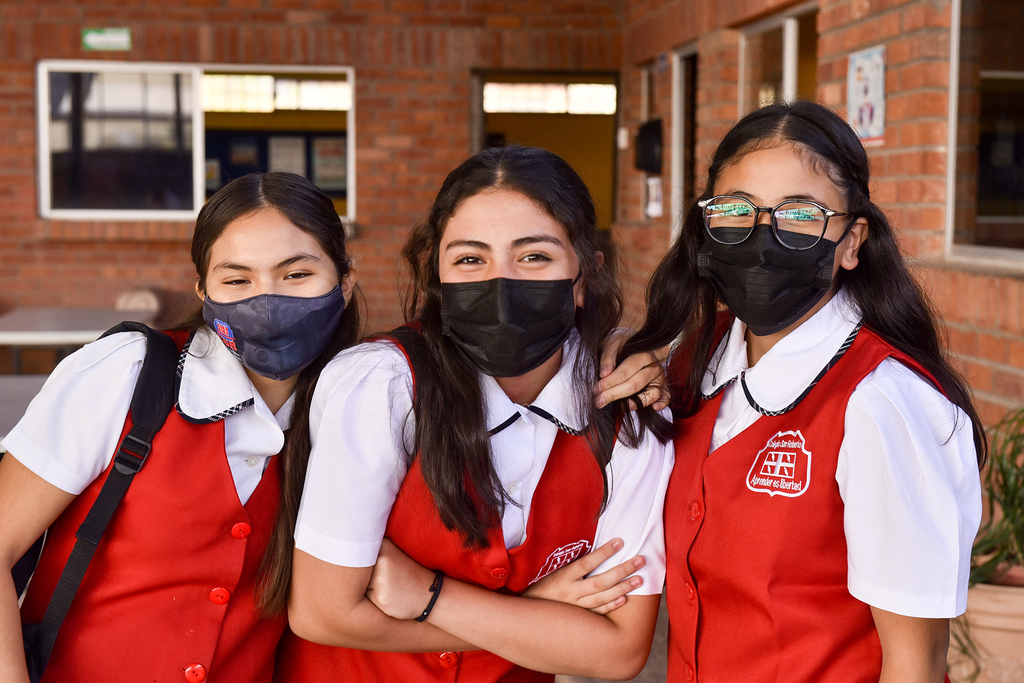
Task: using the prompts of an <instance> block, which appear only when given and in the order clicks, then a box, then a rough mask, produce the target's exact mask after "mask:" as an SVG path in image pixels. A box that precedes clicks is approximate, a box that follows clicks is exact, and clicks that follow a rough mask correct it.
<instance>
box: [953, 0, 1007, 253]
mask: <svg viewBox="0 0 1024 683" xmlns="http://www.w3.org/2000/svg"><path fill="white" fill-rule="evenodd" d="M1022 22H1024V3H1021V2H1020V1H1019V0H985V1H984V2H982V1H981V0H964V2H963V5H962V14H961V32H960V36H961V40H960V79H959V80H960V92H959V102H958V113H957V118H958V125H957V156H956V195H955V196H956V200H955V202H956V209H955V212H954V216H953V226H954V233H953V241H954V242H955V243H957V244H975V245H981V246H988V247H1001V248H1009V249H1024V42H1022V41H1021V40H1020V31H1019V27H1020V26H1021V25H1022Z"/></svg>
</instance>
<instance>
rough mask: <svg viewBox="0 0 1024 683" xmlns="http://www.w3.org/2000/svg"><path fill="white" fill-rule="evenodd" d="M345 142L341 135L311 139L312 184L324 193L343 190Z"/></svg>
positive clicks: (344, 180) (346, 165) (345, 168)
mask: <svg viewBox="0 0 1024 683" xmlns="http://www.w3.org/2000/svg"><path fill="white" fill-rule="evenodd" d="M345 147H346V141H345V137H344V136H341V135H332V136H329V137H328V136H321V137H316V138H313V178H312V180H313V182H314V183H315V184H316V185H317V187H319V188H320V189H321V190H323V191H324V192H331V191H339V190H345V189H346V187H347V184H348V183H347V177H348V171H347V169H348V158H347V157H346V155H345Z"/></svg>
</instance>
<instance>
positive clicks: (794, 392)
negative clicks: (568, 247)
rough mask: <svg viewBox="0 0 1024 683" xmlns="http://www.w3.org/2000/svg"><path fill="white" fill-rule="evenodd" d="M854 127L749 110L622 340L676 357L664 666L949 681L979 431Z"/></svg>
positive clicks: (700, 672) (740, 677) (975, 493)
mask: <svg viewBox="0 0 1024 683" xmlns="http://www.w3.org/2000/svg"><path fill="white" fill-rule="evenodd" d="M869 184H870V179H869V164H868V158H867V155H866V153H865V151H864V148H863V147H862V145H861V144H860V141H859V140H858V139H857V137H856V135H855V133H854V132H853V130H852V129H851V128H850V126H849V125H847V124H846V123H845V122H844V121H843V120H842V119H841V118H839V117H838V116H837V115H836V114H834V113H833V112H831V111H830V110H828V109H827V108H825V107H823V106H821V105H818V104H814V103H811V102H794V103H792V104H779V105H774V106H770V107H766V108H763V109H760V110H757V111H755V112H753V113H751V114H749V115H747V116H746V117H745V118H743V119H742V120H741V121H740V122H739V123H737V124H736V125H735V126H734V127H733V129H732V130H731V131H729V133H728V134H727V135H726V136H725V138H724V139H723V140H722V142H721V144H720V145H719V147H718V150H717V152H716V153H715V155H714V158H713V159H712V161H711V164H710V166H709V169H708V181H707V184H706V186H705V191H704V193H703V195H702V196H701V197H700V198H699V201H697V202H696V203H695V204H694V206H692V207H690V210H689V212H688V213H687V215H686V218H685V223H684V225H683V229H682V232H681V235H680V237H679V238H678V240H677V241H676V243H675V244H674V245H673V246H672V249H671V251H670V252H669V253H668V254H667V255H666V257H665V258H664V259H663V261H662V262H661V264H660V265H659V267H658V269H657V271H656V272H655V274H654V276H653V278H652V281H651V283H650V287H649V294H648V318H647V322H646V324H645V326H644V327H643V328H642V329H641V330H640V331H639V332H638V333H637V334H636V336H634V338H633V339H632V340H631V341H630V342H629V343H628V344H627V345H626V347H625V348H624V351H623V353H624V354H629V353H633V352H636V351H642V350H645V349H653V348H658V347H660V346H662V345H664V344H667V343H669V342H671V341H672V340H674V339H677V338H678V337H679V336H680V335H684V336H683V339H682V342H681V343H680V344H679V346H678V348H677V351H676V353H675V355H674V356H673V358H672V361H671V365H670V379H671V380H672V381H673V385H672V392H673V398H674V402H675V404H674V406H673V409H674V413H675V417H676V420H677V421H676V433H675V447H676V458H677V462H676V468H675V471H674V472H673V475H672V481H671V483H670V485H669V491H668V494H667V499H666V509H665V528H666V543H667V550H668V564H669V569H668V576H667V589H666V590H667V595H668V605H669V617H670V619H671V635H670V643H669V680H673V681H683V680H692V679H694V678H696V679H697V680H701V681H768V680H772V681H774V680H785V681H792V682H806V683H812V682H813V683H820V682H822V681H886V682H890V681H941V680H943V676H944V671H945V661H946V650H947V647H948V642H949V619H950V618H951V617H955V616H957V615H958V614H960V613H962V612H963V611H964V609H965V607H966V600H967V597H966V596H967V592H966V591H967V580H968V572H969V568H970V555H971V544H972V541H973V539H974V534H975V532H976V530H977V528H978V523H979V521H980V516H981V500H980V488H979V477H978V468H979V466H980V464H981V463H983V462H984V458H985V448H986V444H985V436H984V432H983V431H982V426H981V422H980V421H979V419H978V415H977V413H976V412H975V409H974V406H973V405H972V401H971V395H970V392H969V390H968V388H967V386H966V385H965V383H964V381H963V379H962V378H961V377H960V376H959V375H958V374H957V372H956V371H955V370H954V369H953V367H952V366H951V365H950V363H949V362H948V360H947V359H946V357H945V354H944V352H943V349H942V347H941V345H940V341H939V332H938V323H937V321H936V319H935V316H934V314H933V313H932V311H931V309H930V307H929V305H928V303H927V300H926V298H925V296H924V294H923V293H922V292H921V289H920V287H919V286H918V284H917V281H916V280H915V279H914V277H913V275H912V274H911V273H910V271H909V269H908V267H907V264H906V263H905V261H904V259H903V256H902V255H901V254H900V252H899V249H898V247H897V244H896V238H895V235H894V233H893V229H892V227H891V226H890V225H889V222H888V221H887V220H886V217H885V214H884V213H882V211H881V210H879V208H878V207H877V206H875V204H874V203H872V201H871V199H870V194H869Z"/></svg>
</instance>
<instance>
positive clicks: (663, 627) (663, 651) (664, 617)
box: [555, 596, 668, 683]
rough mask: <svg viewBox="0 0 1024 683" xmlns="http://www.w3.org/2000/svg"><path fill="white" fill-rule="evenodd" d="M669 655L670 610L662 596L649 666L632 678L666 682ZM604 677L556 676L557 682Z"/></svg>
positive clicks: (590, 682)
mask: <svg viewBox="0 0 1024 683" xmlns="http://www.w3.org/2000/svg"><path fill="white" fill-rule="evenodd" d="M667 657H668V610H667V609H666V607H665V598H664V596H662V599H661V609H660V610H658V628H657V630H656V631H655V632H654V644H653V645H652V646H651V656H650V658H649V659H648V660H647V666H645V667H644V670H643V671H641V672H640V675H639V676H637V677H636V678H633V679H630V680H632V681H635V682H636V683H665V677H666V673H667V668H666V667H667V662H666V659H667ZM602 680H604V679H600V678H579V677H577V676H556V677H555V681H556V683H599V682H600V681H602Z"/></svg>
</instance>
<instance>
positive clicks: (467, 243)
mask: <svg viewBox="0 0 1024 683" xmlns="http://www.w3.org/2000/svg"><path fill="white" fill-rule="evenodd" d="M543 243H547V244H554V245H556V246H559V247H563V248H564V247H565V245H564V244H562V240H560V239H558V238H557V237H554V236H553V235H528V236H527V237H520V238H519V239H516V240H512V248H513V249H521V248H522V247H525V246H529V245H531V244H543ZM457 247H469V248H471V249H479V250H480V251H490V250H491V245H489V244H487V243H486V242H479V241H477V240H452V241H451V242H449V243H448V245H447V246H446V247H445V248H444V250H445V251H449V250H450V249H455V248H457Z"/></svg>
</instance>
